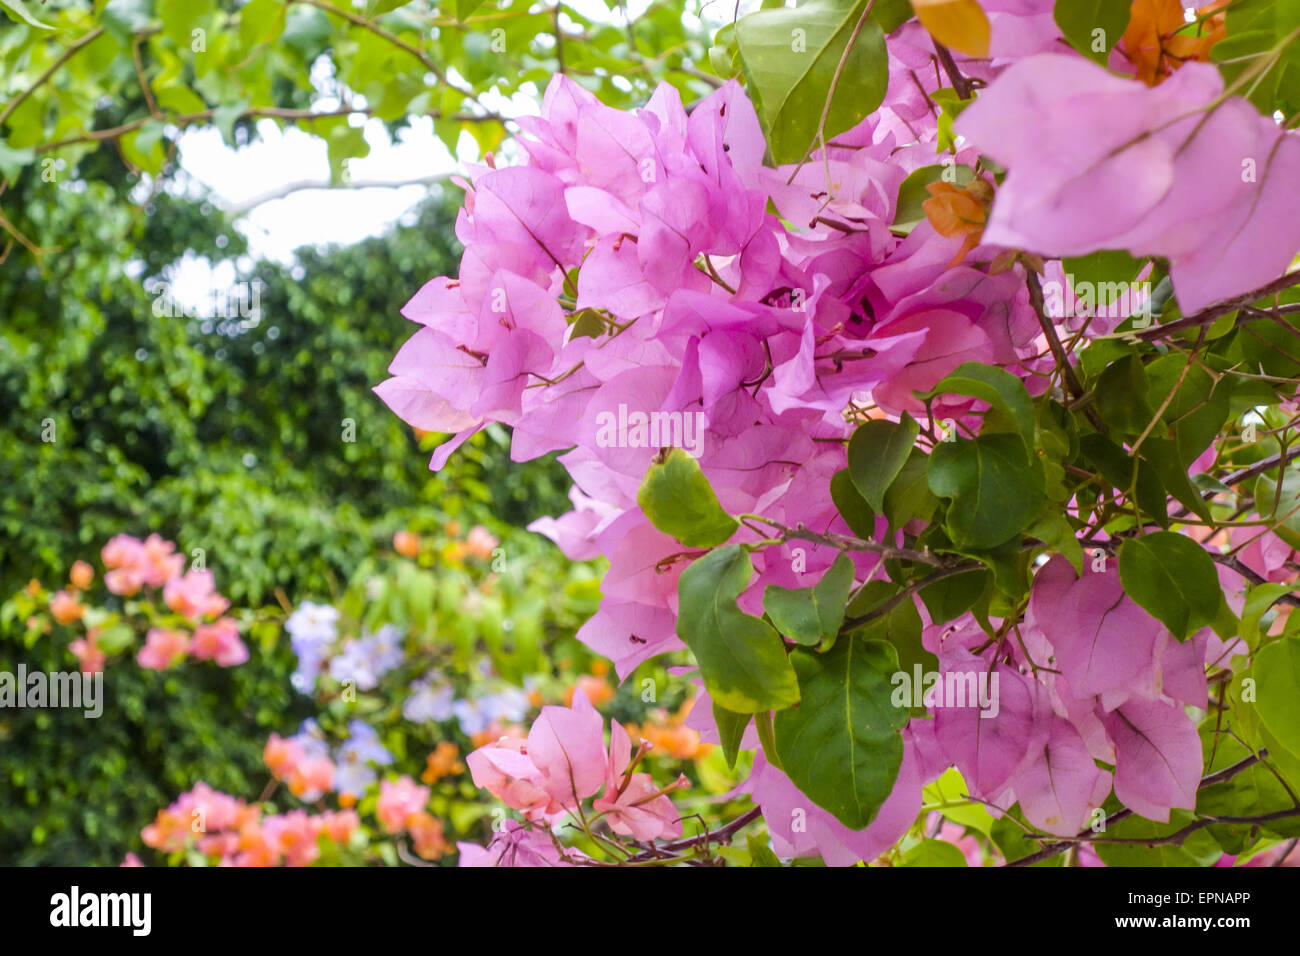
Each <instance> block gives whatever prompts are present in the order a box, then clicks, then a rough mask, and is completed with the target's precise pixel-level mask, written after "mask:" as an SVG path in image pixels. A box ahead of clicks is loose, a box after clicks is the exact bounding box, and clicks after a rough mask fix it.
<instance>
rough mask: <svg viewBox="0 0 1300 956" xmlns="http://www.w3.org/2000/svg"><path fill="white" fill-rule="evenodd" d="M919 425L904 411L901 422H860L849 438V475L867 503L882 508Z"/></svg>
mask: <svg viewBox="0 0 1300 956" xmlns="http://www.w3.org/2000/svg"><path fill="white" fill-rule="evenodd" d="M920 433H921V426H919V425H918V424H917V423H916V422H915V421H913V420H912V416H910V415H908V414H907V413H904V414H903V419H902V421H900V422H897V423H895V422H891V421H885V420H883V419H877V420H873V421H869V422H865V423H863V424H862V425H859V426H858V428H857V430H856V431H855V432H854V433H853V437H852V438H851V439H849V475H850V476H851V477H852V478H853V485H854V487H856V488H857V489H858V491H859V492H861V494H862V497H863V498H864V499H866V502H867V504H869V505H871V507H872V508H874V509H875V510H876V511H880V510H882V509H883V508H884V507H885V492H886V491H888V490H889V486H890V485H891V484H893V482H894V479H895V478H897V477H898V473H899V472H900V471H902V470H903V465H905V464H906V463H907V459H908V457H909V456H910V455H911V453H912V449H913V448H915V447H916V436H917V435H919V434H920Z"/></svg>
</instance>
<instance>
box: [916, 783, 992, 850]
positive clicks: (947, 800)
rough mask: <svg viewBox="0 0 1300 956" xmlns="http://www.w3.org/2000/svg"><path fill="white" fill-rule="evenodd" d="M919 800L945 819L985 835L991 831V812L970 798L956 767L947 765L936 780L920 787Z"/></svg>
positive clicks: (990, 833) (968, 789) (989, 834)
mask: <svg viewBox="0 0 1300 956" xmlns="http://www.w3.org/2000/svg"><path fill="white" fill-rule="evenodd" d="M921 800H922V802H924V804H925V805H926V806H933V807H935V808H936V809H937V810H938V812H939V814H940V815H941V816H943V818H944V819H946V820H951V821H952V822H953V823H957V824H960V825H961V826H964V827H970V828H972V829H974V830H979V831H980V832H981V833H983V834H984V835H985V836H991V835H992V833H993V825H994V822H995V821H994V820H993V816H992V814H990V813H989V812H988V811H987V810H985V809H984V806H983V805H982V804H979V803H975V802H974V801H973V800H971V799H970V788H969V787H967V786H966V781H965V780H963V779H962V775H961V771H959V770H958V769H957V768H956V767H949V768H948V769H947V770H945V771H944V772H943V775H942V776H941V777H940V778H939V779H938V780H936V781H935V782H934V783H932V784H930V785H929V786H927V787H925V788H924V789H922V791H921Z"/></svg>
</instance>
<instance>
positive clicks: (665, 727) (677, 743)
mask: <svg viewBox="0 0 1300 956" xmlns="http://www.w3.org/2000/svg"><path fill="white" fill-rule="evenodd" d="M694 703H695V699H694V698H691V699H690V700H688V701H686V703H684V704H682V706H681V708H680V709H679V710H678V711H677V713H675V714H673V715H672V716H669V715H668V714H667V713H666V712H665V711H663V710H662V709H660V710H656V711H652V712H651V714H650V719H649V720H647V721H646V722H645V723H643V724H641V725H640V726H639V727H638V726H637V725H635V724H629V725H628V727H627V731H628V734H629V736H631V737H632V738H634V739H635V738H637V737H640V738H641V739H643V740H647V741H649V742H650V744H651V746H652V747H653V748H654V752H655V753H656V754H659V755H660V756H668V757H673V758H675V759H677V760H696V759H698V758H701V757H707V756H708V755H709V752H710V751H712V750H713V744H707V743H702V742H701V741H700V734H699V731H697V730H693V729H692V728H690V727H687V726H686V718H687V716H688V715H689V714H690V712H691V707H692V706H693V705H694Z"/></svg>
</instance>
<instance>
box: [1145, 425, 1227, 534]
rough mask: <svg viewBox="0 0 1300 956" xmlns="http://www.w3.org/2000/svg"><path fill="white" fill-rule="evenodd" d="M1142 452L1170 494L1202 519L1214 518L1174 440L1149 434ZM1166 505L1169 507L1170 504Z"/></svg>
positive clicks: (1209, 519)
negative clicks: (1188, 471)
mask: <svg viewBox="0 0 1300 956" xmlns="http://www.w3.org/2000/svg"><path fill="white" fill-rule="evenodd" d="M1141 452H1142V458H1143V459H1144V460H1145V461H1146V462H1147V464H1148V465H1149V466H1150V467H1151V468H1154V469H1155V472H1156V475H1157V476H1158V477H1159V479H1160V483H1161V484H1162V485H1164V487H1165V490H1166V491H1168V492H1169V494H1171V495H1173V496H1174V497H1175V498H1177V499H1178V502H1179V503H1180V504H1182V505H1184V506H1185V507H1186V508H1187V509H1188V510H1189V511H1191V512H1193V513H1195V514H1196V516H1197V517H1199V518H1201V519H1202V520H1204V521H1211V520H1213V516H1212V515H1211V514H1210V508H1209V505H1207V504H1206V502H1205V499H1204V498H1202V497H1201V493H1200V491H1198V490H1197V488H1196V486H1195V485H1193V484H1192V480H1191V478H1189V477H1188V475H1187V465H1186V464H1184V459H1183V457H1182V456H1181V455H1180V454H1179V453H1178V446H1177V445H1176V444H1174V442H1172V441H1168V440H1166V439H1163V438H1154V437H1151V436H1148V437H1147V440H1146V441H1145V442H1144V443H1143V444H1142V449H1141ZM1139 467H1141V466H1140V465H1139ZM1165 507H1166V509H1167V507H1168V506H1167V505H1166V506H1165ZM1162 526H1163V525H1162Z"/></svg>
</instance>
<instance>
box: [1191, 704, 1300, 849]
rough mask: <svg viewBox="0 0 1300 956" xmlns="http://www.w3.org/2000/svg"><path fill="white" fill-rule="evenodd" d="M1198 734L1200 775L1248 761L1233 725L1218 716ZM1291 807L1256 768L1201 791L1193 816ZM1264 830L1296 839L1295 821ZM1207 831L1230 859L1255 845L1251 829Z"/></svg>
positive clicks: (1298, 823) (1268, 773)
mask: <svg viewBox="0 0 1300 956" xmlns="http://www.w3.org/2000/svg"><path fill="white" fill-rule="evenodd" d="M1234 716H1235V715H1234ZM1200 733H1201V746H1202V753H1203V757H1204V760H1205V773H1206V775H1209V774H1212V773H1217V772H1218V771H1220V770H1225V769H1227V768H1228V767H1231V766H1232V765H1233V764H1235V763H1237V762H1238V761H1240V760H1243V759H1244V758H1246V757H1248V756H1250V753H1251V751H1250V750H1249V749H1248V748H1247V747H1245V746H1244V745H1243V744H1241V743H1240V742H1239V741H1238V740H1236V739H1235V736H1234V735H1239V731H1238V729H1237V727H1236V726H1235V721H1232V722H1231V723H1225V721H1223V720H1222V719H1221V718H1220V717H1219V716H1218V715H1215V716H1212V717H1208V718H1206V720H1205V721H1204V722H1203V723H1202V724H1201V727H1200ZM1293 805H1294V804H1293V803H1292V801H1291V797H1290V795H1289V794H1288V793H1287V792H1286V788H1285V787H1284V786H1283V785H1282V782H1281V781H1280V780H1279V779H1278V778H1277V775H1276V774H1274V773H1273V771H1272V770H1271V769H1269V768H1268V767H1267V766H1265V765H1263V764H1261V763H1257V764H1255V765H1254V766H1251V767H1247V768H1246V769H1245V770H1243V771H1241V772H1239V773H1236V774H1234V775H1233V776H1232V777H1230V778H1229V779H1227V780H1224V781H1221V782H1219V783H1216V784H1212V785H1210V786H1208V787H1202V788H1200V790H1198V791H1197V794H1196V812H1197V813H1198V814H1201V815H1208V816H1216V817H1249V816H1262V815H1264V814H1268V813H1275V812H1277V811H1280V810H1287V809H1289V808H1291V807H1292V806H1293ZM1264 828H1265V829H1266V830H1268V831H1269V832H1271V833H1274V834H1277V835H1278V836H1283V837H1291V836H1297V835H1300V817H1296V818H1290V819H1280V820H1273V821H1270V822H1269V823H1267V824H1264ZM1208 829H1209V832H1210V835H1211V836H1213V837H1214V838H1215V840H1217V841H1218V843H1219V845H1220V846H1221V847H1223V849H1224V851H1225V852H1227V853H1232V854H1234V855H1239V854H1241V853H1242V851H1244V850H1246V849H1248V848H1249V847H1251V846H1253V845H1254V843H1255V842H1256V840H1257V839H1258V832H1257V831H1258V827H1257V825H1255V824H1243V823H1229V824H1217V825H1215V826H1211V827H1209V828H1208Z"/></svg>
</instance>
